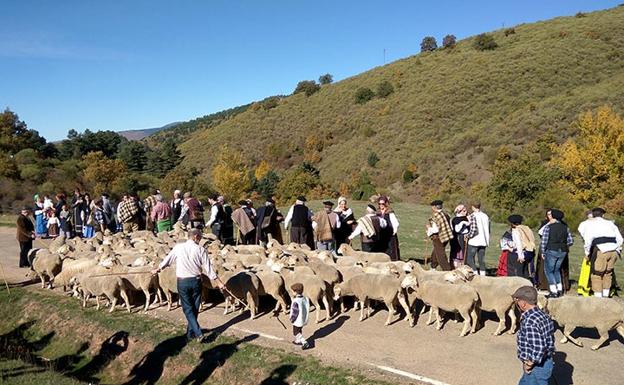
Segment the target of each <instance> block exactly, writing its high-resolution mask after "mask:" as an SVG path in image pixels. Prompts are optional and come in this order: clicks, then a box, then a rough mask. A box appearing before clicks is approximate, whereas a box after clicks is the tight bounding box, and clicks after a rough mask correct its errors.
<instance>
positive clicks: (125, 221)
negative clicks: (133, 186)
mask: <svg viewBox="0 0 624 385" xmlns="http://www.w3.org/2000/svg"><path fill="white" fill-rule="evenodd" d="M140 210H141V208H140V207H139V202H138V198H137V196H136V194H131V193H128V194H126V195H125V199H124V200H123V201H122V202H121V203H120V204H119V207H118V208H117V217H118V219H119V223H121V224H122V231H123V232H124V233H125V234H131V233H133V232H135V231H138V230H139V216H140Z"/></svg>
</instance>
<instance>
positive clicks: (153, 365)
mask: <svg viewBox="0 0 624 385" xmlns="http://www.w3.org/2000/svg"><path fill="white" fill-rule="evenodd" d="M186 343H187V341H186V335H185V334H183V335H180V336H176V337H172V338H169V339H166V340H164V341H163V342H161V343H159V344H158V345H156V346H155V347H154V350H152V351H151V352H149V353H147V354H146V355H145V356H143V358H142V359H141V361H139V363H137V364H136V365H134V367H133V368H132V370H131V371H130V377H131V378H130V380H128V381H127V382H126V383H125V384H126V385H139V384H155V383H156V382H157V381H158V380H159V379H160V377H161V376H162V372H163V369H164V366H165V361H167V359H169V357H175V356H177V355H178V354H180V352H181V351H182V349H183V348H184V347H185V346H186Z"/></svg>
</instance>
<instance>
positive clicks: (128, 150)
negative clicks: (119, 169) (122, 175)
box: [117, 140, 148, 172]
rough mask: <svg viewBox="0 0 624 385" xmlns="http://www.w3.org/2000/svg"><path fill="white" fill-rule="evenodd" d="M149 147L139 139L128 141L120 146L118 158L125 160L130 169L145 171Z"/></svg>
mask: <svg viewBox="0 0 624 385" xmlns="http://www.w3.org/2000/svg"><path fill="white" fill-rule="evenodd" d="M147 152H148V148H147V146H146V145H145V144H143V143H141V142H137V141H134V140H132V141H128V142H125V143H123V144H122V145H121V146H120V147H119V153H118V154H117V159H120V160H121V161H123V162H124V163H125V165H126V167H127V168H128V170H130V171H138V172H140V171H143V170H145V166H146V165H147Z"/></svg>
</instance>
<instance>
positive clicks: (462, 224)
mask: <svg viewBox="0 0 624 385" xmlns="http://www.w3.org/2000/svg"><path fill="white" fill-rule="evenodd" d="M454 213H455V216H454V217H453V219H451V228H452V230H453V239H451V241H450V243H451V262H452V263H453V268H457V267H459V266H460V265H462V264H464V263H465V261H464V256H465V255H466V251H467V250H466V249H467V246H468V245H467V242H468V232H469V231H470V221H469V220H468V217H467V216H466V215H467V214H468V209H467V208H466V206H464V205H461V204H460V205H458V206H457V207H455V211H454Z"/></svg>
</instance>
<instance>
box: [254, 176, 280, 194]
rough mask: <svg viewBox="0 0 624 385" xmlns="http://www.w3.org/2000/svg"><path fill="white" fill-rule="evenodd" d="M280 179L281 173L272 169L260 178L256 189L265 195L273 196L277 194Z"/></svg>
mask: <svg viewBox="0 0 624 385" xmlns="http://www.w3.org/2000/svg"><path fill="white" fill-rule="evenodd" d="M279 181H280V178H279V175H277V173H276V172H275V171H273V170H270V171H268V172H267V173H266V174H264V175H263V176H262V177H261V178H259V179H258V182H257V188H256V190H257V191H258V194H260V195H261V196H263V197H271V196H273V195H274V194H275V190H276V189H277V185H278V183H279Z"/></svg>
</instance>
